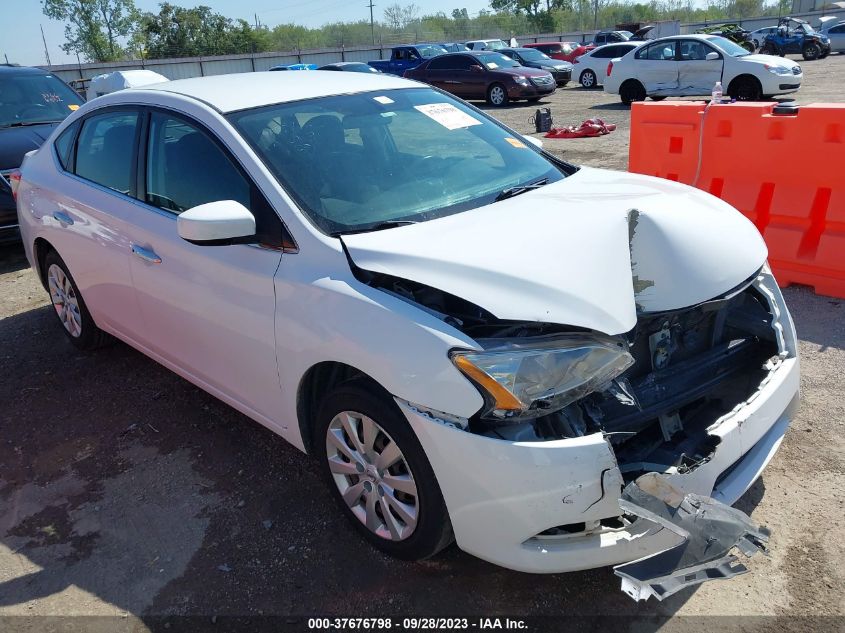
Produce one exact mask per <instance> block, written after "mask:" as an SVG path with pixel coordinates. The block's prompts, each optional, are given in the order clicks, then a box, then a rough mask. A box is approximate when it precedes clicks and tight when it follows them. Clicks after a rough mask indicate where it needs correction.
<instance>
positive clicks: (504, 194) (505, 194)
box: [494, 178, 549, 202]
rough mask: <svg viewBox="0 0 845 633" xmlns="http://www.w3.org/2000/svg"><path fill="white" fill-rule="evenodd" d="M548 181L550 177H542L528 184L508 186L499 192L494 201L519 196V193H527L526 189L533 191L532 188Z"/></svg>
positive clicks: (537, 187) (536, 187)
mask: <svg viewBox="0 0 845 633" xmlns="http://www.w3.org/2000/svg"><path fill="white" fill-rule="evenodd" d="M548 182H549V179H548V178H541V179H540V180H537V181H535V182H532V183H530V184H527V185H517V186H516V187H508V188H507V189H502V190H501V191H500V192H499V195H497V196H496V198H495V200H494V202H499V201H500V200H507V199H508V198H513V197H514V196H518V195H519V194H521V193H525V192H526V191H531V190H532V189H539V188H540V187H542V186H544V185H546V184H548Z"/></svg>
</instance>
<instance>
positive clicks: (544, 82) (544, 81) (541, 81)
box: [531, 77, 554, 86]
mask: <svg viewBox="0 0 845 633" xmlns="http://www.w3.org/2000/svg"><path fill="white" fill-rule="evenodd" d="M553 82H554V79H552V78H551V77H532V78H531V83H532V84H534V85H535V86H551V85H552V83H553Z"/></svg>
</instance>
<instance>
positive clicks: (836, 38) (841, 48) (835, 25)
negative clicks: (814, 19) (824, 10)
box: [820, 21, 845, 53]
mask: <svg viewBox="0 0 845 633" xmlns="http://www.w3.org/2000/svg"><path fill="white" fill-rule="evenodd" d="M820 32H821V33H822V35H827V36H828V37H829V38H830V51H831V52H832V53H845V21H843V22H835V21H831V22H828V23H827V24H825V25H824V26H823V27H822V29H821V31H820Z"/></svg>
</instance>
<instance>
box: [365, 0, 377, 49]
mask: <svg viewBox="0 0 845 633" xmlns="http://www.w3.org/2000/svg"><path fill="white" fill-rule="evenodd" d="M367 6H369V7H370V33H371V34H372V36H373V46H375V45H376V26H375V22H374V21H373V7H374V6H376V5H374V4H373V0H370V4H369V5H367Z"/></svg>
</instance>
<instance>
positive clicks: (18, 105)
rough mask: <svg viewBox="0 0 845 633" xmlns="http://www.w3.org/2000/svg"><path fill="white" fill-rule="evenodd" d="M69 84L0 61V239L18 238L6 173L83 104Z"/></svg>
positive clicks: (37, 70) (36, 69)
mask: <svg viewBox="0 0 845 633" xmlns="http://www.w3.org/2000/svg"><path fill="white" fill-rule="evenodd" d="M83 103H84V102H83V100H82V97H80V96H79V95H78V94H77V93H76V92H75V91H74V90H73V89H72V88H71V87H70V86H68V85H67V84H66V83H65V82H63V81H62V80H61V79H59V78H58V77H56V76H55V75H52V74H50V73H49V72H47V71H45V70H41V69H39V68H26V67H21V66H16V65H10V64H0V242H8V241H15V240H17V239H19V234H18V213H17V209H16V208H15V200H14V198H13V197H12V188H11V185H10V183H9V175H10V174H11V173H12V172H13V171H15V170H16V169H17V168H18V167H20V165H21V162H23V157H24V154H26V153H27V152H29V151H31V150H34V149H38V148H39V147H41V144H42V143H43V142H44V141H45V140H47V137H48V136H50V133H51V132H52V131H53V128H54V127H56V125H58V124H59V123H60V122H61V121H62V120H63V119H64V118H65V117H66V116H67V115H68V114H70V113H71V112H73V111H74V110H76V109H77V108H78V107H79V106H81V105H82V104H83Z"/></svg>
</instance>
